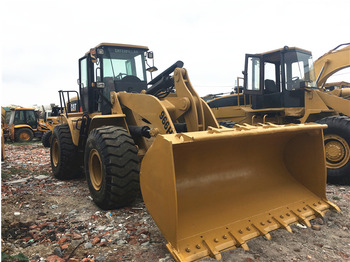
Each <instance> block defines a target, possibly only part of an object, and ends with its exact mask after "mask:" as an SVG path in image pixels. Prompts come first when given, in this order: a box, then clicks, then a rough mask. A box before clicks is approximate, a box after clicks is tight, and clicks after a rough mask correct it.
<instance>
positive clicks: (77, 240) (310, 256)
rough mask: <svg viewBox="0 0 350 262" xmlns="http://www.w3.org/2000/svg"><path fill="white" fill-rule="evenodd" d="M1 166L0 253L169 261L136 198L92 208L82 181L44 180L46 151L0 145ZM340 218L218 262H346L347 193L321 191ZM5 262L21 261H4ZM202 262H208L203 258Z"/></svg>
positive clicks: (349, 230) (259, 242) (279, 234)
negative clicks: (2, 148)
mask: <svg viewBox="0 0 350 262" xmlns="http://www.w3.org/2000/svg"><path fill="white" fill-rule="evenodd" d="M5 150H6V159H5V161H4V162H2V165H1V177H2V183H1V199H2V201H1V208H2V209H1V244H2V245H1V248H2V259H3V260H2V261H4V259H5V257H7V256H8V257H12V258H13V257H15V256H16V255H17V257H20V256H22V257H24V258H25V257H27V258H28V259H29V261H48V262H51V261H52V262H53V261H56V262H63V261H71V262H72V261H100V262H104V261H159V262H168V261H174V260H173V259H172V257H171V255H170V254H169V252H168V251H167V249H166V247H165V244H166V241H165V239H164V237H163V236H162V234H161V233H160V231H159V229H158V227H157V226H156V225H155V223H154V221H153V219H152V217H151V216H150V215H149V214H148V212H147V209H146V208H145V206H144V203H143V202H142V199H141V198H139V199H138V200H137V201H136V202H135V203H134V205H133V206H132V207H128V208H123V209H118V210H112V211H103V210H100V209H99V208H97V207H96V206H95V205H94V203H93V201H92V199H91V197H90V195H89V190H88V187H87V184H86V182H85V179H84V178H81V179H76V180H70V181H59V180H57V179H55V178H54V177H53V176H52V173H51V168H50V152H49V151H50V149H48V148H44V147H43V146H42V145H41V143H39V142H35V143H30V144H26V145H23V144H5ZM327 197H328V199H329V200H330V201H332V202H333V203H335V204H337V205H338V206H339V207H340V208H341V210H342V212H341V213H336V212H333V211H332V212H328V213H327V215H326V217H325V218H324V219H320V218H317V219H314V220H312V221H311V223H312V227H311V228H306V227H304V226H303V225H300V224H298V225H292V230H293V232H294V234H291V233H289V232H287V231H286V230H281V229H280V230H276V231H273V232H271V236H272V240H270V241H269V240H266V239H265V238H263V237H258V238H255V239H253V240H251V241H249V242H248V246H249V248H250V250H249V251H244V250H243V249H234V250H230V251H226V252H224V253H222V261H350V186H335V185H328V186H327ZM5 260H6V259H5ZM8 261H24V260H20V259H19V258H17V260H11V259H8ZM203 261H215V260H214V259H211V258H208V259H204V260H203Z"/></svg>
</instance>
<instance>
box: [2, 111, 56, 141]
mask: <svg viewBox="0 0 350 262" xmlns="http://www.w3.org/2000/svg"><path fill="white" fill-rule="evenodd" d="M3 129H4V135H5V138H9V139H11V140H12V141H16V142H30V141H32V139H33V138H34V137H39V138H41V136H42V135H43V133H45V132H46V131H48V130H51V129H53V125H52V124H50V123H48V122H44V121H43V120H41V119H39V118H38V114H37V112H36V111H35V109H34V108H12V109H11V110H9V111H7V112H6V113H5V122H4V127H3Z"/></svg>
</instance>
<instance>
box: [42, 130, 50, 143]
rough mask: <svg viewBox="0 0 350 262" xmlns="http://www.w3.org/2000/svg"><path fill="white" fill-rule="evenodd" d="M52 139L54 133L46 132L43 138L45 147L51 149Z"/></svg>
mask: <svg viewBox="0 0 350 262" xmlns="http://www.w3.org/2000/svg"><path fill="white" fill-rule="evenodd" d="M51 137H52V131H51V130H49V131H46V132H45V133H44V134H43V136H42V137H41V143H42V144H43V146H44V147H50V145H51Z"/></svg>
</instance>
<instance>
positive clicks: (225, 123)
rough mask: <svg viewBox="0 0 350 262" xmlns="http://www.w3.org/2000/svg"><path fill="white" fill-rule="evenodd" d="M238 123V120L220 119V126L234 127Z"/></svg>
mask: <svg viewBox="0 0 350 262" xmlns="http://www.w3.org/2000/svg"><path fill="white" fill-rule="evenodd" d="M236 124H237V123H236V122H233V121H229V120H227V121H220V122H219V125H220V126H224V127H228V128H232V127H234V126H235V125H236Z"/></svg>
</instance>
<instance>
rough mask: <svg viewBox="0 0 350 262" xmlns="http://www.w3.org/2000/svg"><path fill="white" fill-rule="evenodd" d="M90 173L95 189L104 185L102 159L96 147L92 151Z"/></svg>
mask: <svg viewBox="0 0 350 262" xmlns="http://www.w3.org/2000/svg"><path fill="white" fill-rule="evenodd" d="M89 174H90V180H91V184H92V186H93V187H94V189H95V190H100V189H101V185H102V178H103V175H102V161H101V158H100V155H99V153H98V152H97V150H96V149H92V150H91V151H90V156H89Z"/></svg>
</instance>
